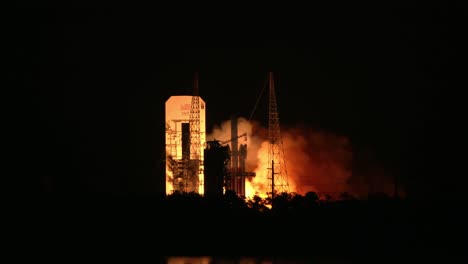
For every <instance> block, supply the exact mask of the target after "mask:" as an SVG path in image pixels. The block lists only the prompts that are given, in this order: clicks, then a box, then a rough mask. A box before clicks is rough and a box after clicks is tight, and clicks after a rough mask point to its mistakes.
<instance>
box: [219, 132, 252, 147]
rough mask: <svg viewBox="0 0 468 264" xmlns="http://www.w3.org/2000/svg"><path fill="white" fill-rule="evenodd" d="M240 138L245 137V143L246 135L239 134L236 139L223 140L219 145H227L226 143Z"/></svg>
mask: <svg viewBox="0 0 468 264" xmlns="http://www.w3.org/2000/svg"><path fill="white" fill-rule="evenodd" d="M241 137H245V141H247V133H242V134H240V135H239V136H237V137H233V138H231V139H228V140H225V141H220V142H219V143H220V144H221V145H224V144H227V143H229V142H231V141H233V140H234V139H237V138H241Z"/></svg>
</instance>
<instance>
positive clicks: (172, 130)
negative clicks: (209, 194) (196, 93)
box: [165, 95, 206, 194]
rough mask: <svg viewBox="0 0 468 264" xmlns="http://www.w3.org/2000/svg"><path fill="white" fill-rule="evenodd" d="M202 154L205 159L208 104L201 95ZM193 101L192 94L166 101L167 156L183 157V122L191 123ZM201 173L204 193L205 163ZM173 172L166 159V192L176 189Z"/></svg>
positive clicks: (199, 187) (200, 181)
mask: <svg viewBox="0 0 468 264" xmlns="http://www.w3.org/2000/svg"><path fill="white" fill-rule="evenodd" d="M199 101H200V105H199V107H200V154H201V160H202V161H203V158H204V157H203V150H204V148H205V147H204V145H205V142H206V104H205V101H204V100H203V99H202V98H201V97H200V99H199ZM191 103H192V96H191V95H180V96H171V97H170V98H169V99H168V100H167V101H166V108H165V112H166V119H165V124H166V158H167V156H168V155H171V156H172V157H173V158H174V159H175V160H181V159H182V123H189V118H190V108H191ZM200 169H201V173H200V174H198V179H199V183H200V184H199V186H198V193H199V194H203V193H204V187H203V180H204V174H203V165H201V166H200ZM172 176H173V175H172V172H171V171H170V170H169V166H168V164H167V161H166V194H171V193H172V192H173V190H174V187H173V184H172V182H171V180H172Z"/></svg>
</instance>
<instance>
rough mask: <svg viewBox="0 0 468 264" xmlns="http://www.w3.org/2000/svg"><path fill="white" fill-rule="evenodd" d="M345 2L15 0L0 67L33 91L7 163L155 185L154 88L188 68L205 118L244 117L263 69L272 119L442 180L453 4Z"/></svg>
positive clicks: (71, 186)
mask: <svg viewBox="0 0 468 264" xmlns="http://www.w3.org/2000/svg"><path fill="white" fill-rule="evenodd" d="M356 10H358V11H351V10H349V9H347V8H343V9H342V10H320V9H318V10H314V11H310V13H307V14H303V13H301V14H299V12H297V11H294V12H290V13H287V12H284V13H283V12H276V13H271V14H263V15H264V16H265V17H263V16H258V14H259V13H260V14H261V12H260V11H261V10H257V11H252V12H251V13H249V14H245V15H242V14H241V13H236V14H229V15H228V14H226V17H225V16H224V15H223V14H218V15H214V14H211V13H210V12H207V11H206V10H205V12H204V13H209V14H210V15H206V16H203V17H204V19H203V22H195V21H194V20H197V19H199V20H202V19H201V18H200V17H197V16H196V15H194V14H192V15H190V16H189V15H188V14H190V10H188V11H185V12H181V13H180V14H179V13H178V12H175V13H176V14H174V15H168V14H167V13H166V12H165V10H161V9H158V8H148V9H144V10H143V9H142V10H137V11H135V10H132V11H129V10H126V9H119V10H107V9H70V10H66V11H64V10H55V9H28V10H19V11H20V12H18V13H19V15H18V16H14V18H12V19H11V25H13V27H12V29H13V30H12V32H13V33H14V36H15V37H14V38H13V39H14V42H13V43H14V48H13V49H12V53H13V54H14V56H15V62H14V64H13V65H14V67H12V69H13V70H11V69H10V71H9V72H8V73H9V78H10V79H11V80H12V81H13V82H14V84H15V85H18V86H19V87H20V90H21V91H24V93H25V94H26V93H27V94H28V95H32V96H28V97H27V98H26V97H25V98H24V100H22V102H23V104H24V105H25V107H21V108H18V110H17V111H18V112H17V114H18V115H19V116H21V117H24V118H25V119H22V120H28V121H27V122H20V123H22V124H21V126H20V127H21V128H23V127H24V129H20V130H19V135H20V136H21V138H23V139H24V140H21V142H26V143H25V148H23V150H22V151H21V152H20V154H22V155H23V156H22V158H23V160H24V163H25V164H28V165H27V166H26V165H25V166H24V167H22V168H21V169H20V172H19V173H25V174H32V175H34V177H33V178H34V184H33V185H32V187H29V186H30V185H27V184H25V185H24V186H22V187H21V188H23V189H24V191H26V192H29V191H44V190H52V191H55V192H82V191H98V192H101V191H105V192H115V193H128V192H132V193H145V192H154V191H158V190H161V189H162V188H163V187H162V185H161V182H162V181H163V178H162V177H161V176H160V175H161V173H162V169H161V168H162V163H161V162H160V161H161V159H162V155H163V148H164V145H163V139H164V137H163V131H164V130H163V129H164V127H163V125H164V102H165V100H166V99H167V98H168V97H169V96H170V95H176V94H190V93H191V91H192V79H193V75H194V72H195V71H198V72H199V74H200V94H201V96H202V97H203V98H204V100H205V101H206V103H207V111H208V112H207V123H208V130H210V128H211V127H212V126H213V125H214V124H216V123H219V122H221V121H223V120H226V119H228V118H229V116H230V114H232V113H236V114H238V115H241V116H246V117H247V116H248V115H249V114H250V113H251V111H252V109H253V107H254V104H255V100H256V99H257V95H258V93H259V92H260V90H261V88H262V85H263V82H264V80H265V78H266V76H267V72H268V71H274V72H275V73H276V76H277V78H278V80H279V85H278V87H277V94H278V105H279V109H280V121H281V123H282V124H283V125H285V126H292V125H294V124H298V123H305V124H306V125H309V126H311V127H316V128H320V129H323V130H326V131H330V132H332V133H337V134H341V135H345V136H347V137H350V138H351V141H352V142H353V147H354V148H355V151H356V153H357V157H358V156H359V155H358V154H359V151H360V150H362V149H366V148H370V149H372V150H373V151H374V152H375V153H376V155H377V156H378V158H379V159H380V160H382V162H383V163H384V164H385V165H386V166H387V167H388V168H389V169H391V170H395V171H399V172H400V173H401V175H402V179H405V181H407V182H408V184H409V185H411V186H413V187H412V188H413V189H414V192H415V193H421V194H424V195H427V193H434V192H439V191H442V192H444V193H452V190H455V189H454V188H460V186H459V184H457V183H458V180H459V179H458V177H457V176H454V175H453V173H451V172H450V173H447V175H444V173H446V172H447V171H448V169H447V167H446V166H445V165H442V164H445V163H443V162H442V161H444V162H445V161H446V160H447V155H451V154H448V153H445V152H447V151H448V148H446V144H449V145H450V144H455V143H456V142H457V141H458V134H457V133H458V132H457V131H456V130H455V128H451V127H450V125H451V124H452V123H450V122H449V121H447V120H446V119H445V115H446V114H449V115H450V116H452V117H454V118H455V117H458V116H459V114H458V112H456V110H457V111H458V109H461V108H459V106H458V105H457V102H460V101H461V99H460V98H457V97H456V96H454V95H453V94H454V93H453V92H452V89H453V86H452V85H451V84H450V83H449V80H450V79H451V74H453V73H454V72H453V71H452V70H449V68H450V66H451V61H450V59H451V58H456V57H457V52H459V50H458V49H457V48H456V47H455V46H454V45H453V41H456V39H457V38H458V37H457V36H458V34H456V32H457V30H458V29H457V28H456V27H454V26H453V25H456V24H457V20H458V18H459V17H458V15H459V14H457V10H455V9H444V8H442V7H437V8H433V9H418V8H414V9H390V8H382V7H378V8H376V9H374V10H372V11H367V10H364V9H359V8H356ZM204 13H203V14H204ZM233 13H235V12H233ZM171 14H172V13H171ZM252 20H255V22H250V21H252ZM269 21H271V22H269ZM460 39H461V38H460ZM454 91H455V90H454ZM452 96H454V97H452ZM447 105H448V108H447V107H446V106H447ZM452 110H453V111H452ZM263 111H265V110H263ZM264 113H265V112H264ZM15 114H16V112H15ZM262 116H264V115H262V110H259V111H258V112H256V115H255V117H254V118H256V119H262V118H266V116H265V117H262ZM260 121H262V122H266V119H263V120H260ZM452 125H453V124H452ZM448 131H449V132H448ZM442 138H443V139H442ZM448 141H450V142H451V143H448ZM26 150H27V151H26ZM450 150H451V149H450ZM23 151H24V152H23ZM455 160H456V158H454V159H453V161H454V163H455ZM446 169H447V170H446ZM429 173H432V174H429ZM458 190H459V189H456V191H458ZM424 197H425V196H424Z"/></svg>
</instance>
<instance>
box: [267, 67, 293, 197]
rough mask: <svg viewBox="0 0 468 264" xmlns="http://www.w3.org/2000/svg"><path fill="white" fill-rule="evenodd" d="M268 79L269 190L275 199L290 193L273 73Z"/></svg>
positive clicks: (270, 73)
mask: <svg viewBox="0 0 468 264" xmlns="http://www.w3.org/2000/svg"><path fill="white" fill-rule="evenodd" d="M268 79H269V87H270V91H269V92H270V95H269V108H268V116H269V120H268V142H269V144H268V168H269V170H268V179H269V181H268V190H271V197H274V195H275V194H277V193H282V192H289V184H288V173H287V170H286V163H285V158H284V150H283V140H282V138H281V131H280V121H279V115H278V107H277V103H276V95H275V82H274V78H273V73H272V72H269V75H268Z"/></svg>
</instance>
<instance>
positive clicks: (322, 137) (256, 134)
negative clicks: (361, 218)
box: [207, 118, 352, 198]
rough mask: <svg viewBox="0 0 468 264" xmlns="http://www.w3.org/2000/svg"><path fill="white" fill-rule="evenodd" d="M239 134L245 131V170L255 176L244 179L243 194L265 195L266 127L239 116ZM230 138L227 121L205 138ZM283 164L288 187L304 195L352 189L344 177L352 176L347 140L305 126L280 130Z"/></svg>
mask: <svg viewBox="0 0 468 264" xmlns="http://www.w3.org/2000/svg"><path fill="white" fill-rule="evenodd" d="M238 129H239V132H240V133H244V132H245V133H247V137H248V140H247V145H248V154H247V161H246V167H247V168H246V169H247V170H248V171H254V172H255V173H256V176H255V177H251V178H247V180H246V186H245V192H246V197H247V198H249V197H253V196H254V195H258V196H260V197H262V198H266V197H267V193H268V192H270V190H269V189H268V183H269V179H268V169H269V168H268V137H267V135H268V129H267V128H264V127H261V126H260V125H259V124H258V123H256V122H252V121H250V122H249V121H247V120H246V119H245V118H238ZM229 137H230V122H229V121H225V122H223V123H222V124H221V125H220V126H218V127H215V128H214V129H213V132H212V133H211V134H209V135H207V140H213V139H216V140H225V139H228V138H229ZM282 138H283V148H284V153H285V163H286V166H287V168H288V183H289V190H290V192H292V193H297V194H301V195H304V194H306V193H307V192H310V191H313V192H317V193H341V192H349V193H350V192H351V188H350V186H348V184H347V180H348V179H349V178H350V176H351V161H352V151H351V147H350V143H349V140H348V139H347V138H344V137H340V136H336V135H333V134H329V133H323V132H317V131H313V130H311V129H309V128H305V127H300V126H298V127H294V128H286V129H282Z"/></svg>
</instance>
